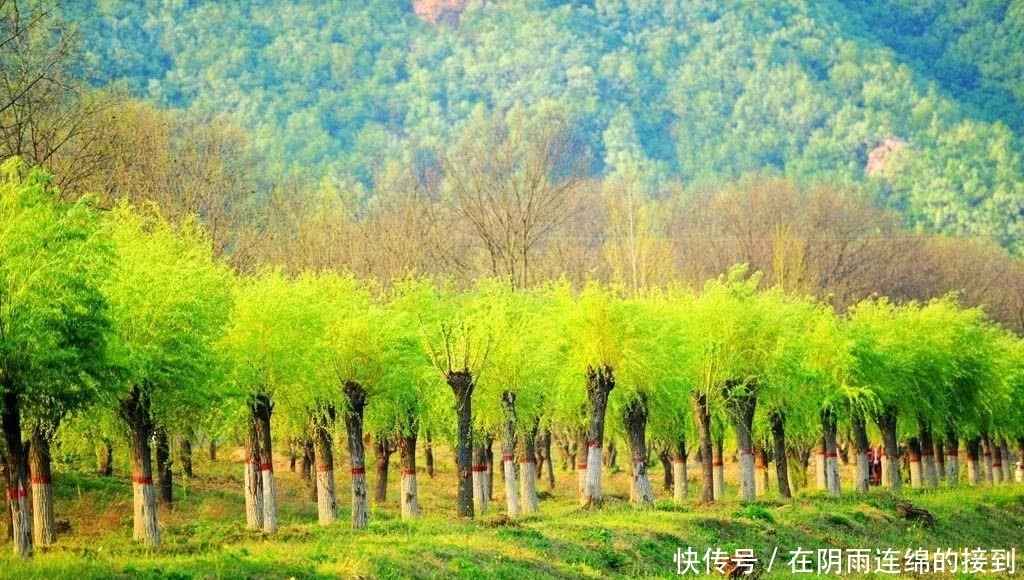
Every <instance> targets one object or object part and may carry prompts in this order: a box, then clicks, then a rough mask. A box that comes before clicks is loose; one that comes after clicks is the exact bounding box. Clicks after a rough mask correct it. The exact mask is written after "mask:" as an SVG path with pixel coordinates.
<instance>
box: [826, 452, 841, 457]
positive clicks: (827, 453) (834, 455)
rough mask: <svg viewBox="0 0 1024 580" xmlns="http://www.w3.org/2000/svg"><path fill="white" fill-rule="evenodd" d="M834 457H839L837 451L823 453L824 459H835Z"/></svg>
mask: <svg viewBox="0 0 1024 580" xmlns="http://www.w3.org/2000/svg"><path fill="white" fill-rule="evenodd" d="M836 457H839V453H837V452H835V451H827V452H826V453H825V458H826V459H835V458H836Z"/></svg>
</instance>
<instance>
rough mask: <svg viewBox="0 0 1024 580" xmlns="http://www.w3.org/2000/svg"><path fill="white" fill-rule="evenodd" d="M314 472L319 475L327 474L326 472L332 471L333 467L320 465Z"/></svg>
mask: <svg viewBox="0 0 1024 580" xmlns="http://www.w3.org/2000/svg"><path fill="white" fill-rule="evenodd" d="M316 470H317V472H319V473H327V472H328V471H334V466H333V465H324V464H322V463H321V464H320V465H317V466H316Z"/></svg>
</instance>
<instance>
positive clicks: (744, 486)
mask: <svg viewBox="0 0 1024 580" xmlns="http://www.w3.org/2000/svg"><path fill="white" fill-rule="evenodd" d="M739 455H740V494H739V495H740V500H742V501H754V500H756V499H757V495H756V486H757V483H756V480H757V477H756V476H755V474H754V454H753V453H752V452H751V450H750V449H740V451H739Z"/></svg>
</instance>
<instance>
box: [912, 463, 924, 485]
mask: <svg viewBox="0 0 1024 580" xmlns="http://www.w3.org/2000/svg"><path fill="white" fill-rule="evenodd" d="M910 487H913V488H921V487H924V471H923V470H922V469H921V458H920V457H916V458H915V457H914V456H911V457H910Z"/></svg>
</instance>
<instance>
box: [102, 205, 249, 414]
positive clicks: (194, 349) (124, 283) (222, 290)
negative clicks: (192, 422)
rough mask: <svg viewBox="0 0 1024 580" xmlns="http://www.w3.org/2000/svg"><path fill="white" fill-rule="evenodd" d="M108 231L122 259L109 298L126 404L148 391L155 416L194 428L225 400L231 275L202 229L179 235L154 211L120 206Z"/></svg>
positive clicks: (190, 226)
mask: <svg viewBox="0 0 1024 580" xmlns="http://www.w3.org/2000/svg"><path fill="white" fill-rule="evenodd" d="M106 227H107V231H108V232H109V235H110V237H111V239H112V240H113V242H114V247H115V252H116V261H115V264H114V268H113V273H112V276H110V277H109V278H108V279H107V280H106V282H105V285H104V292H105V294H106V296H107V299H108V300H109V303H110V318H111V322H112V333H111V339H110V349H109V351H108V352H109V357H110V358H109V363H110V365H111V366H112V368H113V369H114V372H115V375H116V378H115V382H116V384H117V385H118V388H119V394H118V396H120V395H121V394H122V393H127V392H128V391H130V390H131V389H132V388H133V387H138V388H140V389H144V390H147V391H148V395H149V397H150V399H151V402H152V405H153V412H154V414H156V415H157V416H163V417H171V416H173V417H175V418H177V419H179V420H183V421H184V420H187V419H188V418H189V416H190V414H191V413H192V412H193V411H194V410H196V409H203V408H206V407H207V406H209V405H211V404H212V402H213V401H215V400H217V396H218V395H219V393H218V392H217V386H218V385H219V384H220V380H219V377H220V371H221V369H222V367H221V364H220V360H219V359H218V356H217V354H216V352H215V350H214V346H215V342H216V341H217V339H218V338H219V336H220V333H221V331H222V329H223V327H224V324H225V323H226V321H227V318H228V314H229V312H230V309H231V304H232V296H231V280H232V278H231V272H230V271H229V270H228V268H227V267H226V266H225V265H224V264H222V263H220V262H219V261H218V260H217V259H216V258H215V257H214V255H213V250H212V247H211V244H210V242H209V239H208V238H207V237H206V235H205V234H204V233H203V231H202V229H201V228H200V227H199V226H198V225H197V224H196V222H195V221H187V222H186V223H184V224H183V225H182V226H181V227H180V228H177V229H175V228H174V227H172V226H171V225H170V224H169V223H168V222H167V221H166V220H164V219H163V218H162V217H161V216H160V215H159V214H158V213H157V212H156V210H155V209H153V208H152V207H143V208H139V209H136V208H133V207H131V206H129V205H127V204H120V205H118V206H117V207H115V208H114V209H113V210H112V211H111V212H109V213H108V214H107V220H106Z"/></svg>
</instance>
